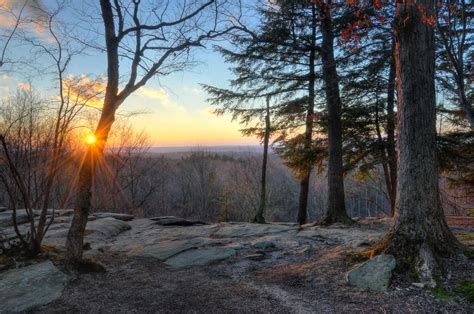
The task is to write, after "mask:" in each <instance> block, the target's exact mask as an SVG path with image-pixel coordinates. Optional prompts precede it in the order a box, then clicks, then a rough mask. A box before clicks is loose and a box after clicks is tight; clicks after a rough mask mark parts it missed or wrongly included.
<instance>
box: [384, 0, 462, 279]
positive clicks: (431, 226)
mask: <svg viewBox="0 0 474 314" xmlns="http://www.w3.org/2000/svg"><path fill="white" fill-rule="evenodd" d="M420 2H422V1H410V2H408V3H405V4H402V3H397V11H396V21H397V23H398V25H397V29H396V36H395V38H396V48H395V61H396V73H397V89H398V141H397V147H398V161H399V162H398V165H399V169H398V183H397V202H396V207H397V211H396V213H395V223H394V225H393V226H392V228H391V230H390V231H389V232H388V233H387V235H386V236H385V238H384V239H383V240H382V241H381V242H379V243H378V244H377V245H376V246H375V252H377V251H378V252H383V253H390V254H393V255H395V256H396V258H397V263H398V266H399V268H401V269H404V268H405V269H406V268H410V269H412V270H413V269H415V270H417V271H420V274H419V275H420V276H421V278H422V279H423V280H424V281H425V282H426V283H429V284H432V285H433V284H434V281H433V271H435V269H436V257H437V256H439V255H449V254H450V253H453V252H454V251H455V250H456V248H458V242H457V240H456V238H455V237H454V235H453V234H452V233H451V231H450V230H449V227H448V225H447V224H446V220H445V217H444V213H443V209H442V207H441V202H440V198H439V190H438V165H437V162H438V161H437V157H436V138H435V136H436V99H435V83H434V60H435V43H434V33H433V28H432V27H431V26H430V25H428V24H426V23H424V22H423V16H422V13H420V10H419V6H418V5H419V4H420ZM421 4H422V5H423V4H424V5H428V6H425V7H426V8H427V9H428V10H426V13H424V14H429V12H432V11H430V10H429V9H432V7H431V6H432V5H434V1H428V0H425V1H423V3H421Z"/></svg>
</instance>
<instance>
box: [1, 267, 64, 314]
mask: <svg viewBox="0 0 474 314" xmlns="http://www.w3.org/2000/svg"><path fill="white" fill-rule="evenodd" d="M68 280H69V277H68V276H67V275H66V274H64V273H62V272H61V271H60V270H58V269H57V268H56V266H54V265H53V263H51V262H49V261H47V262H43V263H39V264H34V265H31V266H26V267H22V268H19V269H13V270H9V271H7V272H5V273H2V274H0V312H2V313H3V312H4V311H5V312H10V311H11V312H13V311H15V312H17V311H25V310H27V309H30V308H32V307H35V306H40V305H44V304H48V303H50V302H52V301H54V300H55V299H57V298H59V297H60V296H61V294H62V292H63V290H64V288H65V285H66V283H67V282H68Z"/></svg>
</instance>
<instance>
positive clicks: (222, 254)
mask: <svg viewBox="0 0 474 314" xmlns="http://www.w3.org/2000/svg"><path fill="white" fill-rule="evenodd" d="M235 254H236V250H234V249H232V248H226V247H217V248H199V249H194V250H188V251H185V252H183V253H180V254H178V255H175V256H173V257H171V258H169V259H167V260H166V261H165V264H167V265H169V266H172V267H175V268H181V267H189V266H204V265H208V264H211V263H213V262H217V261H221V260H225V259H227V258H229V257H232V256H234V255H235Z"/></svg>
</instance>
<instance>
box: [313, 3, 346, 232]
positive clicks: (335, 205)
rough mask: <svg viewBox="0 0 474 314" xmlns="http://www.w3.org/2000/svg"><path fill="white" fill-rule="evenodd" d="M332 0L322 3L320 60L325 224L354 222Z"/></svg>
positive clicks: (320, 6) (320, 9) (320, 10)
mask: <svg viewBox="0 0 474 314" xmlns="http://www.w3.org/2000/svg"><path fill="white" fill-rule="evenodd" d="M331 5H332V2H331V1H328V3H327V4H325V3H320V4H319V12H320V14H319V15H320V19H321V33H322V44H321V59H322V64H323V80H324V85H325V91H326V102H327V108H328V147H329V157H328V209H327V213H326V217H325V218H324V219H323V223H324V224H332V223H335V222H342V223H351V222H352V220H351V219H350V218H349V216H348V215H347V212H346V206H345V197H344V174H343V161H342V125H341V124H342V122H341V111H342V103H341V97H340V92H339V77H338V75H337V69H336V60H335V59H334V33H333V25H332V17H331Z"/></svg>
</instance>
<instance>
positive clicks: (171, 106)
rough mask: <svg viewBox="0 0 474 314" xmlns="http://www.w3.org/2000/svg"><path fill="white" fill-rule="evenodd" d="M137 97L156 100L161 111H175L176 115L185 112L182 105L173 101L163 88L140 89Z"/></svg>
mask: <svg viewBox="0 0 474 314" xmlns="http://www.w3.org/2000/svg"><path fill="white" fill-rule="evenodd" d="M137 95H138V96H140V97H144V98H149V99H155V100H158V103H159V104H160V105H161V106H162V107H163V109H166V110H169V111H175V112H178V113H185V112H186V109H185V108H184V107H183V106H182V105H180V104H178V103H177V102H175V101H173V100H172V99H171V97H170V95H169V93H168V92H167V91H166V90H164V89H163V88H160V89H156V90H155V89H151V88H146V87H141V88H140V89H139V90H138V92H137Z"/></svg>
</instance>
